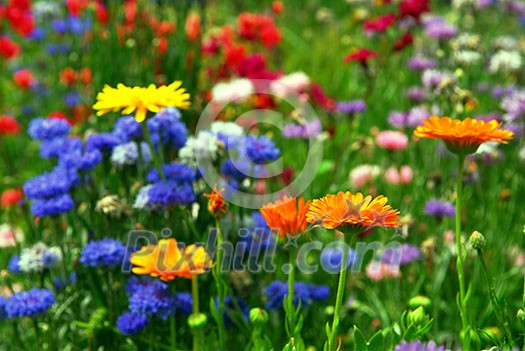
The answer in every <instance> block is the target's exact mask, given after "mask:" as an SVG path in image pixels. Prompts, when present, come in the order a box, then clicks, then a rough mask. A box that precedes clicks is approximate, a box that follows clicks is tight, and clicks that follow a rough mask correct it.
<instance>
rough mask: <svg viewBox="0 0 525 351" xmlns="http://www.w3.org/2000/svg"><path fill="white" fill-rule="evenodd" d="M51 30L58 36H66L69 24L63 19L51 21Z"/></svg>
mask: <svg viewBox="0 0 525 351" xmlns="http://www.w3.org/2000/svg"><path fill="white" fill-rule="evenodd" d="M51 28H53V30H54V31H55V32H57V33H58V34H64V33H65V32H66V31H67V23H66V21H65V20H64V19H62V18H57V19H54V20H53V21H51Z"/></svg>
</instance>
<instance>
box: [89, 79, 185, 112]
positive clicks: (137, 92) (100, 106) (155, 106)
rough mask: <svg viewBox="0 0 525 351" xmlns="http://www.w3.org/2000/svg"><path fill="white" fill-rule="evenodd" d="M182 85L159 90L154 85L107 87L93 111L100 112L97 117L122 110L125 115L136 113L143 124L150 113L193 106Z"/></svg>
mask: <svg viewBox="0 0 525 351" xmlns="http://www.w3.org/2000/svg"><path fill="white" fill-rule="evenodd" d="M181 85H182V82H181V81H175V82H173V83H171V84H170V85H164V86H161V87H158V88H157V87H156V86H155V85H154V84H151V85H150V86H148V87H147V88H143V87H127V86H125V85H124V84H118V85H117V88H112V87H110V86H109V85H106V86H104V88H103V89H102V92H100V93H98V94H97V102H96V103H95V104H94V105H93V109H94V110H98V112H97V116H102V115H103V114H106V113H108V112H110V111H118V110H120V109H122V114H123V115H128V114H131V113H133V112H135V119H136V120H137V122H142V121H144V120H145V119H146V114H147V112H148V111H151V112H153V113H157V112H159V111H160V110H161V109H163V108H164V107H170V106H173V107H177V108H182V109H188V108H189V107H190V104H191V102H190V94H189V93H187V92H186V89H184V88H181Z"/></svg>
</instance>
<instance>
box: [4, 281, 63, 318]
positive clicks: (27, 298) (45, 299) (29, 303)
mask: <svg viewBox="0 0 525 351" xmlns="http://www.w3.org/2000/svg"><path fill="white" fill-rule="evenodd" d="M54 303H55V296H54V295H53V292H52V291H51V290H48V289H36V288H33V289H31V290H28V291H21V292H17V293H15V294H13V296H11V297H10V298H9V299H7V300H6V299H0V319H2V316H6V317H8V318H14V317H26V316H27V317H34V316H36V315H40V314H43V313H45V312H46V311H47V310H48V309H49V307H51V305H53V304H54Z"/></svg>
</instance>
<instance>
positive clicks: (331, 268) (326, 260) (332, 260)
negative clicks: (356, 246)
mask: <svg viewBox="0 0 525 351" xmlns="http://www.w3.org/2000/svg"><path fill="white" fill-rule="evenodd" d="M342 246H343V247H347V246H346V245H342ZM342 258H343V248H342V247H339V246H338V245H337V244H336V243H334V244H330V245H328V246H326V247H325V248H324V249H323V251H322V252H321V267H322V268H323V269H324V270H325V271H326V272H328V273H331V274H336V273H339V272H340V271H341V260H342ZM355 260H356V253H355V251H354V250H352V249H351V248H348V263H347V268H348V267H350V266H351V265H352V264H353V263H354V262H355Z"/></svg>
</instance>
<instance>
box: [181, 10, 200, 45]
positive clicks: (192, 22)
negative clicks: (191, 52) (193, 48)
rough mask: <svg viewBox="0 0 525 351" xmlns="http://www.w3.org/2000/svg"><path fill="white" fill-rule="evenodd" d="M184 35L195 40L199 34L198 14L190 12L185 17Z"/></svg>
mask: <svg viewBox="0 0 525 351" xmlns="http://www.w3.org/2000/svg"><path fill="white" fill-rule="evenodd" d="M185 28H186V36H187V37H188V39H189V40H190V41H195V40H197V39H198V38H199V35H200V34H201V18H200V16H199V15H198V14H196V13H192V14H190V15H189V16H188V18H186V26H185Z"/></svg>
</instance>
